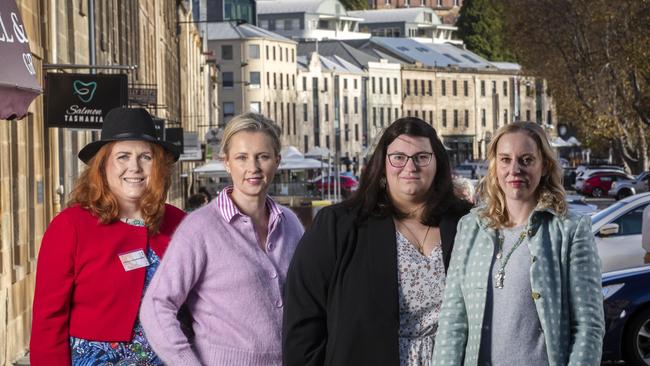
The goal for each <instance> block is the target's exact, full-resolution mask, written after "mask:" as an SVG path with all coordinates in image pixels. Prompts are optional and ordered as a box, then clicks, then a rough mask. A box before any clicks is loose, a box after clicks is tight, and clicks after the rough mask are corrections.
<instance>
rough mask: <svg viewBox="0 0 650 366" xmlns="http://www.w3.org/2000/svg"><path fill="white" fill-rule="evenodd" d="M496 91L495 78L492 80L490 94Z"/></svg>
mask: <svg viewBox="0 0 650 366" xmlns="http://www.w3.org/2000/svg"><path fill="white" fill-rule="evenodd" d="M496 93H497V82H496V81H495V80H493V81H492V94H496Z"/></svg>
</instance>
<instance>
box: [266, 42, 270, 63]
mask: <svg viewBox="0 0 650 366" xmlns="http://www.w3.org/2000/svg"><path fill="white" fill-rule="evenodd" d="M266 59H267V60H268V59H269V46H268V45H267V46H266Z"/></svg>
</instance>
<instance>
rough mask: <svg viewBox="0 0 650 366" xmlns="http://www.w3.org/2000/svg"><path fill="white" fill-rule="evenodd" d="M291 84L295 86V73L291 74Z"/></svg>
mask: <svg viewBox="0 0 650 366" xmlns="http://www.w3.org/2000/svg"><path fill="white" fill-rule="evenodd" d="M291 86H293V87H294V88H295V87H296V75H291Z"/></svg>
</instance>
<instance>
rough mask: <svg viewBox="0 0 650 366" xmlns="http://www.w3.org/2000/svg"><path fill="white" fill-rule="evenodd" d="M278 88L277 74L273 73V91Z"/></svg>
mask: <svg viewBox="0 0 650 366" xmlns="http://www.w3.org/2000/svg"><path fill="white" fill-rule="evenodd" d="M277 88H278V80H277V78H276V75H275V73H273V89H277Z"/></svg>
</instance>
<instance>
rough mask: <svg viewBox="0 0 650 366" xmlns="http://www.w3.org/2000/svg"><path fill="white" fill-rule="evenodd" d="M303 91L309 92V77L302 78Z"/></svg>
mask: <svg viewBox="0 0 650 366" xmlns="http://www.w3.org/2000/svg"><path fill="white" fill-rule="evenodd" d="M302 90H307V77H306V76H303V77H302Z"/></svg>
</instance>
